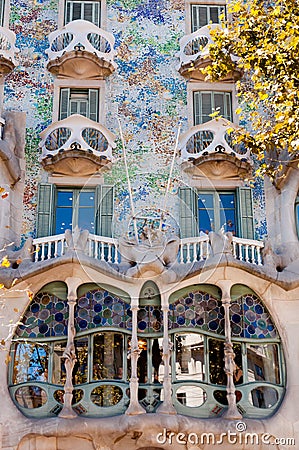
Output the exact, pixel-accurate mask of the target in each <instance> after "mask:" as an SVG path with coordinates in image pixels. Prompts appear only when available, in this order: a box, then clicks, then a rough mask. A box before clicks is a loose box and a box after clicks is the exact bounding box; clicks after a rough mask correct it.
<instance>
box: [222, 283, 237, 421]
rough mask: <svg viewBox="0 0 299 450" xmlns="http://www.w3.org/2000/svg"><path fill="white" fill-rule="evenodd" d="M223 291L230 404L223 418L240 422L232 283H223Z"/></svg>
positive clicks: (225, 355)
mask: <svg viewBox="0 0 299 450" xmlns="http://www.w3.org/2000/svg"><path fill="white" fill-rule="evenodd" d="M219 284H221V286H220V287H221V289H222V305H223V308H224V323H225V344H224V371H225V373H226V376H227V385H226V392H227V402H228V409H227V411H226V412H225V413H224V415H223V416H222V417H223V418H224V419H229V420H238V419H241V418H242V415H241V414H240V412H239V410H238V408H237V403H236V388H235V383H234V372H235V370H236V364H235V356H236V355H235V353H234V350H233V344H232V340H231V326H230V315H229V312H230V304H231V297H230V288H231V282H230V281H228V280H227V281H224V280H223V281H222V282H221V283H219Z"/></svg>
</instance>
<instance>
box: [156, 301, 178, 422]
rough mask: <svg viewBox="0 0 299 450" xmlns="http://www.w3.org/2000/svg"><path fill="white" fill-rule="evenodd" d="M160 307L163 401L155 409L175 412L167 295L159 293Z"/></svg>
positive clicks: (166, 412)
mask: <svg viewBox="0 0 299 450" xmlns="http://www.w3.org/2000/svg"><path fill="white" fill-rule="evenodd" d="M161 308H162V311H163V362H164V379H163V389H164V401H163V403H161V405H160V406H159V408H158V409H157V412H158V413H162V414H176V413H177V412H176V410H175V408H174V406H173V403H172V386H171V373H170V372H171V371H170V358H171V352H172V348H173V344H172V342H170V340H169V335H168V311H169V304H168V298H167V296H166V295H165V294H164V293H162V294H161Z"/></svg>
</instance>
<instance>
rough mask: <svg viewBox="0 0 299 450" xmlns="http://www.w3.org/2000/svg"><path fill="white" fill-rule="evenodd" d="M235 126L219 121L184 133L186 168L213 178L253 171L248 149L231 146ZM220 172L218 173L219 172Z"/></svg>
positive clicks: (241, 175) (180, 143)
mask: <svg viewBox="0 0 299 450" xmlns="http://www.w3.org/2000/svg"><path fill="white" fill-rule="evenodd" d="M236 128H237V127H236V125H234V124H233V123H231V122H230V121H228V120H226V119H223V118H217V119H213V120H210V121H209V122H206V123H203V124H201V125H196V126H194V127H191V128H189V130H188V131H187V132H186V133H184V134H182V135H181V137H180V141H179V150H180V152H181V161H182V165H183V168H184V169H185V170H186V171H189V172H192V173H193V172H194V171H195V172H196V170H197V169H198V168H200V171H201V173H202V174H203V175H204V176H206V177H210V178H213V179H215V178H218V177H223V174H226V177H234V178H235V177H236V176H237V177H244V175H246V174H248V173H249V172H250V171H251V169H252V160H251V157H250V152H249V150H248V149H246V148H244V146H242V145H240V144H239V145H233V144H232V132H233V130H234V129H236ZM218 172H219V173H218Z"/></svg>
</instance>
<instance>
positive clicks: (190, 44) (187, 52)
mask: <svg viewBox="0 0 299 450" xmlns="http://www.w3.org/2000/svg"><path fill="white" fill-rule="evenodd" d="M215 28H219V25H218V24H211V25H206V26H204V27H201V28H200V29H199V30H197V31H194V33H191V34H187V35H185V36H183V37H182V38H181V39H180V51H179V52H178V53H177V55H176V56H177V57H178V58H180V65H179V68H180V67H181V66H184V65H186V64H190V63H191V62H193V61H196V60H197V59H200V58H204V57H206V56H207V55H208V54H209V45H210V44H212V43H213V41H212V38H211V35H210V31H211V30H214V29H215Z"/></svg>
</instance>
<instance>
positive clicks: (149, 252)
mask: <svg viewBox="0 0 299 450" xmlns="http://www.w3.org/2000/svg"><path fill="white" fill-rule="evenodd" d="M223 14H224V15H225V14H226V7H225V3H224V2H221V1H220V0H219V1H218V0H211V1H207V2H202V1H198V0H194V1H192V0H186V1H183V0H119V1H116V0H98V1H97V0H84V1H77V0H65V1H64V0H59V1H56V0H44V1H43V0H34V1H29V0H24V1H21V0H20V1H19V0H13V1H11V2H10V3H9V2H8V1H3V0H2V2H1V27H0V73H1V121H0V123H1V136H0V137H1V139H0V185H1V186H2V187H3V188H4V190H2V199H1V215H0V216H1V217H0V247H1V249H2V250H1V259H2V267H1V270H0V287H1V289H0V294H1V297H0V304H1V327H0V332H1V352H0V358H1V365H0V367H1V370H0V377H1V383H0V386H1V387H0V389H1V413H0V424H1V440H0V448H2V449H3V450H29V449H30V450H33V449H34V450H54V449H61V450H69V449H81V450H95V449H97V450H110V449H111V450H122V449H126V448H127V449H136V450H138V449H139V450H141V449H144V450H145V449H152V450H155V449H169V450H175V449H181V448H185V449H197V448H198V449H208V448H209V449H210V448H218V445H220V444H221V448H223V449H226V448H239V449H244V450H245V449H246V448H251V449H253V448H254V449H263V448H267V449H268V448H269V445H270V446H271V444H275V446H273V445H272V447H273V448H279V449H284V448H296V445H297V446H298V445H299V435H298V418H299V413H298V408H297V404H298V402H299V389H298V376H297V373H298V367H299V360H298V355H299V344H298V342H299V331H298V329H299V328H298V322H299V319H298V313H297V311H298V308H299V304H298V303H299V288H298V283H299V266H298V254H299V244H298V232H297V219H298V212H297V209H298V204H299V201H298V197H297V196H298V189H299V177H298V168H297V166H296V165H294V166H293V165H292V164H289V165H288V166H287V167H286V168H285V177H284V178H283V179H282V181H281V182H280V183H276V184H273V183H271V182H270V181H269V180H267V179H266V180H264V181H262V180H255V181H254V182H249V181H248V180H250V179H251V176H252V173H253V169H254V160H253V158H252V157H251V155H250V153H249V152H248V151H247V150H246V149H245V148H242V146H239V147H236V146H233V145H232V142H231V138H230V134H229V133H228V131H227V130H228V129H229V128H234V127H237V126H238V121H237V117H236V116H235V112H234V111H235V110H236V108H237V97H236V90H235V82H236V80H237V79H238V77H239V76H240V74H239V73H237V72H236V73H231V74H230V75H229V76H228V77H227V78H226V79H224V80H221V81H220V82H218V83H209V82H207V81H205V79H204V77H203V75H202V72H201V68H203V67H204V66H205V65H207V63H208V54H209V43H210V42H211V37H210V30H211V28H214V27H215V26H217V24H219V22H220V20H221V15H223ZM214 111H219V113H220V115H221V118H214V119H213V118H212V117H211V114H212V113H213V112H214ZM242 125H244V123H243V124H242ZM180 433H181V434H180ZM233 433H235V435H234V434H233ZM246 433H248V435H246ZM246 436H247V437H246ZM234 439H238V444H237V445H236V441H234ZM275 439H276V440H275ZM269 442H270V444H269Z"/></svg>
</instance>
